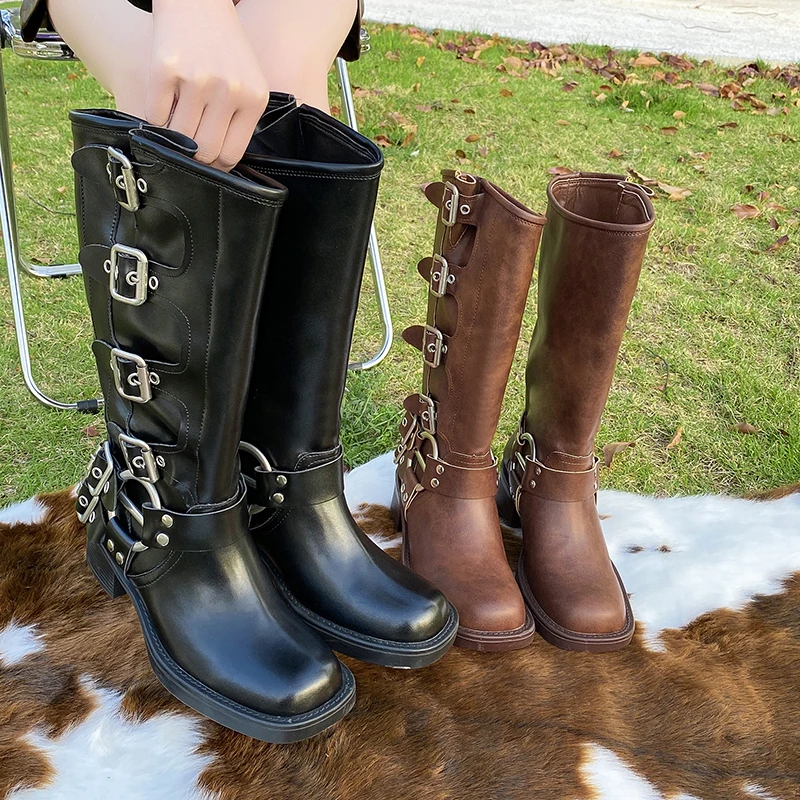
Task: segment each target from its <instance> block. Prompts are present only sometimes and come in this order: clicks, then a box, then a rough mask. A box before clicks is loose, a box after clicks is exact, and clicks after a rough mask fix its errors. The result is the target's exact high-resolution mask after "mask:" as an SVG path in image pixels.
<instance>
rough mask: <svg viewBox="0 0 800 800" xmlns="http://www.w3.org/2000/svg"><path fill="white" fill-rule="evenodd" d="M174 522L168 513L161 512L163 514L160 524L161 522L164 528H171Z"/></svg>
mask: <svg viewBox="0 0 800 800" xmlns="http://www.w3.org/2000/svg"><path fill="white" fill-rule="evenodd" d="M174 523H175V520H174V519H172V517H171V516H170V515H169V514H163V515H162V516H161V524H162V525H163V526H164V527H165V528H171V527H172V526H173V524H174Z"/></svg>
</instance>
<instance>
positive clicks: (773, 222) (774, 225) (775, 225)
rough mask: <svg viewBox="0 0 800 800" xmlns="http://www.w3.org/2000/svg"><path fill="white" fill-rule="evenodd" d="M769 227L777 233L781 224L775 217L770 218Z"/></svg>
mask: <svg viewBox="0 0 800 800" xmlns="http://www.w3.org/2000/svg"><path fill="white" fill-rule="evenodd" d="M769 226H770V228H772V230H774V231H776V230H778V228H780V223H779V222H778V220H776V219H775V217H770V218H769Z"/></svg>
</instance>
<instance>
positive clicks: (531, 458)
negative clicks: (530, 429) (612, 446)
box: [510, 432, 600, 509]
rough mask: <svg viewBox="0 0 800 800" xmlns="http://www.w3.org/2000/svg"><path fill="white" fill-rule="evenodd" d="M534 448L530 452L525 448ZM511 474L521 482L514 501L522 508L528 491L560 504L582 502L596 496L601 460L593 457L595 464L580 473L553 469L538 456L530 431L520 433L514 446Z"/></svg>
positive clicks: (532, 494)
mask: <svg viewBox="0 0 800 800" xmlns="http://www.w3.org/2000/svg"><path fill="white" fill-rule="evenodd" d="M526 445H529V446H530V447H531V455H527V454H526V453H525V452H524V451H525V448H526ZM513 454H514V457H513V460H512V462H511V465H510V467H511V475H512V476H513V478H514V479H515V481H519V484H518V486H517V488H516V492H515V501H516V504H517V509H519V502H520V495H521V494H523V493H525V494H529V495H531V496H533V497H539V498H542V499H544V500H554V501H556V502H560V503H571V502H582V501H584V500H590V499H592V498H596V497H597V491H598V488H599V485H600V483H599V466H600V459H599V458H597V457H596V456H595V457H593V461H592V466H591V467H590V468H589V469H586V470H581V471H580V472H571V471H568V470H560V469H553V468H552V467H548V466H545V464H543V463H542V462H541V461H539V460H538V458H537V457H536V446H535V443H534V441H533V437H532V436H531V435H530V434H529V433H525V432H521V433H520V434H518V435H517V439H516V441H515V442H514V446H513Z"/></svg>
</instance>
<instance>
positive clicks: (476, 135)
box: [464, 133, 481, 144]
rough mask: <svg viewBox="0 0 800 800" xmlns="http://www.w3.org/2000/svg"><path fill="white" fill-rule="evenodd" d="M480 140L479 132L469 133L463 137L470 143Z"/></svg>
mask: <svg viewBox="0 0 800 800" xmlns="http://www.w3.org/2000/svg"><path fill="white" fill-rule="evenodd" d="M480 140H481V137H480V134H479V133H471V134H470V135H469V136H467V137H466V139H464V141H465V142H467V144H472V143H473V142H479V141H480Z"/></svg>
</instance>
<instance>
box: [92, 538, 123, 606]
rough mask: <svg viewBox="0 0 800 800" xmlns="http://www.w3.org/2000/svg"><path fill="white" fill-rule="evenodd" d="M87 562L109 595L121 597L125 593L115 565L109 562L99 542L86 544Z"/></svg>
mask: <svg viewBox="0 0 800 800" xmlns="http://www.w3.org/2000/svg"><path fill="white" fill-rule="evenodd" d="M86 564H87V566H88V567H89V571H90V572H91V573H92V575H94V577H95V578H97V582H98V583H99V584H100V585H101V586H102V587H103V590H104V591H105V593H106V594H107V595H108V596H109V597H120V596H121V595H123V594H125V587H124V586H123V585H122V584H121V583H120V581H119V578H117V576H116V571H115V569H114V566H113V565H112V564H111V563H110V562H109V560H108V557H107V556H106V554H105V553H104V552H103V546H102V545H101V544H100V543H99V542H91V543H89V544H87V545H86Z"/></svg>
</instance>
